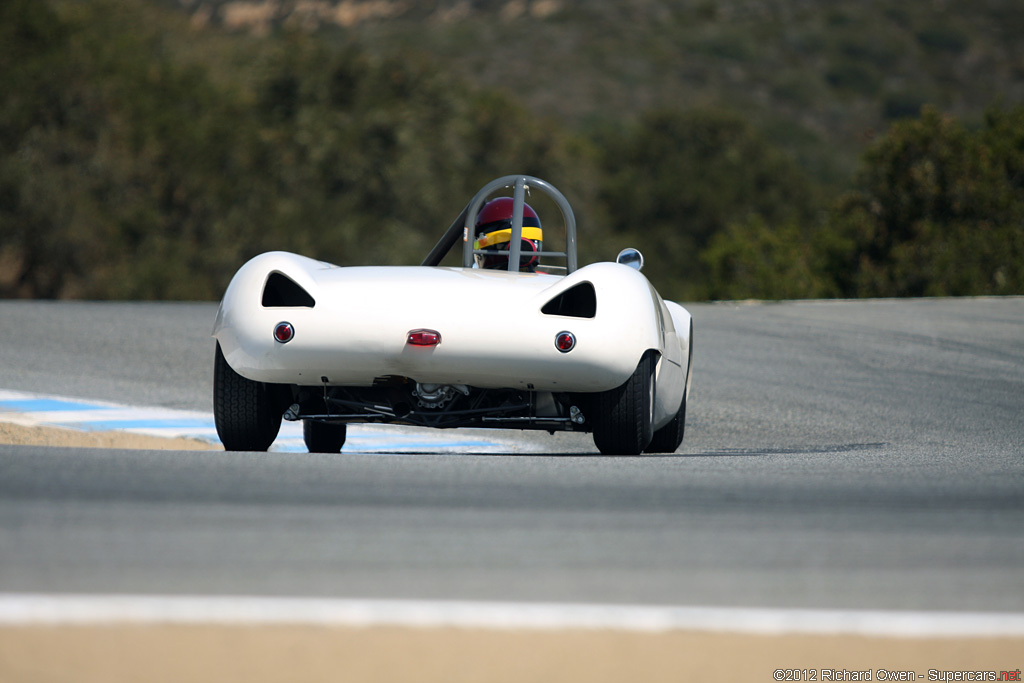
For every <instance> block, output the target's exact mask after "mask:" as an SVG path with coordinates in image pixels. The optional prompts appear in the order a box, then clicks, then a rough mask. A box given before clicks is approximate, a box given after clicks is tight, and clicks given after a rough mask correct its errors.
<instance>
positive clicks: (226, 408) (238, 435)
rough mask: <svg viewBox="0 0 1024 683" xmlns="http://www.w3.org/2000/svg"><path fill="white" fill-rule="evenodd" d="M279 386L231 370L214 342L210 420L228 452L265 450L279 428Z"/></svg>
mask: <svg viewBox="0 0 1024 683" xmlns="http://www.w3.org/2000/svg"><path fill="white" fill-rule="evenodd" d="M280 388H281V387H280V386H279V385H275V384H267V383H266V382H254V381H253V380H251V379H246V378H245V377H242V376H241V375H239V374H238V373H237V372H235V371H234V370H233V369H232V367H231V366H230V365H228V362H227V360H225V358H224V353H223V352H222V351H221V350H220V344H219V343H218V344H217V352H216V356H215V357H214V361H213V420H214V423H215V424H216V425H217V436H219V437H220V440H221V442H222V443H223V444H224V449H225V450H228V451H265V450H267V449H268V448H270V445H271V444H272V443H274V439H276V438H277V433H278V431H280V429H281V415H282V413H283V410H279V408H280V407H281V403H282V402H281V401H280V400H278V395H279V394H280Z"/></svg>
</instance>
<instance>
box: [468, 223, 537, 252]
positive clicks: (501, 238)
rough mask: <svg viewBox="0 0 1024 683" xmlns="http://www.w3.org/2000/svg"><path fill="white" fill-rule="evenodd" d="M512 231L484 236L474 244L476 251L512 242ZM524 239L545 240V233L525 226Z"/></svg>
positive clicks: (495, 232) (501, 231)
mask: <svg viewBox="0 0 1024 683" xmlns="http://www.w3.org/2000/svg"><path fill="white" fill-rule="evenodd" d="M511 239H512V230H511V228H510V229H508V230H495V231H494V232H492V233H489V234H487V235H484V236H483V237H481V238H480V239H478V240H477V241H476V242H474V243H473V248H474V249H484V248H485V247H493V246H494V245H495V244H504V243H506V242H509V241H511ZM523 239H524V240H541V241H543V240H544V231H543V230H541V229H540V228H533V227H528V226H525V225H524V226H523Z"/></svg>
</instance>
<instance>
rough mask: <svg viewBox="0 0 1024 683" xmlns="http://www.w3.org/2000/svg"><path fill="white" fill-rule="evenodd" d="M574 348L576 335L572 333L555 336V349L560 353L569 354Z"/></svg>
mask: <svg viewBox="0 0 1024 683" xmlns="http://www.w3.org/2000/svg"><path fill="white" fill-rule="evenodd" d="M575 346H576V335H574V334H573V333H572V332H559V333H558V334H557V335H555V348H556V349H558V350H559V351H561V352H562V353H569V352H570V351H572V350H573V347H575Z"/></svg>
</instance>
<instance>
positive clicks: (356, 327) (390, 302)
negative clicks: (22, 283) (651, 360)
mask: <svg viewBox="0 0 1024 683" xmlns="http://www.w3.org/2000/svg"><path fill="white" fill-rule="evenodd" d="M274 273H278V274H281V275H283V276H285V277H287V278H288V279H290V280H291V281H293V282H294V283H295V284H297V285H298V286H300V287H301V288H302V289H303V290H305V292H307V293H308V294H309V295H310V296H311V297H312V299H313V300H314V301H315V304H314V305H313V306H312V307H309V306H264V305H263V303H262V302H263V291H264V288H265V286H266V284H267V281H268V278H269V277H270V276H271V275H272V274H274ZM581 283H590V284H591V285H593V287H594V293H595V295H596V311H595V312H594V315H593V317H576V316H566V315H550V314H545V313H543V312H542V310H541V309H542V308H543V307H544V306H545V304H547V303H548V302H550V301H551V300H552V299H554V298H555V297H556V296H558V295H559V294H561V293H562V292H565V291H567V290H569V289H571V288H573V287H576V286H577V285H580V284H581ZM280 322H288V323H291V324H292V326H293V327H294V338H293V339H292V340H291V341H289V342H288V343H280V342H278V341H276V340H275V338H274V334H273V331H274V328H275V326H276V325H277V324H278V323H280ZM421 328H427V329H430V330H435V331H437V332H439V333H440V336H441V342H440V343H439V344H438V345H436V346H429V347H417V346H411V345H409V344H408V343H407V336H408V334H409V332H410V331H412V330H416V329H421ZM691 329H692V327H691V321H690V314H689V313H688V312H687V311H686V310H685V309H684V308H683V307H682V306H679V305H678V304H676V303H673V302H666V301H663V300H662V299H661V297H660V296H659V295H658V294H657V292H656V291H655V290H654V288H653V287H652V286H651V285H650V283H649V282H648V281H647V279H646V278H645V277H644V276H643V275H642V274H641V273H640V272H638V271H637V270H635V269H634V268H631V267H628V266H625V265H620V264H618V263H596V264H591V265H588V266H585V267H582V268H579V269H578V270H576V271H575V272H573V273H571V274H570V275H566V276H557V275H550V274H543V273H519V272H508V271H490V270H479V269H475V268H448V267H438V266H376V267H338V266H333V265H330V264H327V263H324V262H321V261H316V260H313V259H309V258H306V257H303V256H298V255H295V254H290V253H285V252H270V253H266V254H262V255H260V256H257V257H256V258H254V259H252V260H251V261H249V262H248V263H246V264H245V265H244V266H243V267H242V268H241V269H240V270H239V271H238V273H237V274H236V275H235V277H234V278H233V280H232V281H231V284H230V285H229V287H228V289H227V292H226V293H225V295H224V298H223V300H222V302H221V306H220V310H219V311H218V314H217V321H216V324H215V327H214V331H213V335H214V337H216V338H217V340H218V342H219V344H220V347H221V349H222V351H223V354H224V358H225V359H226V361H227V363H228V364H229V365H230V366H231V368H233V369H234V371H235V372H237V373H238V374H240V375H241V376H243V377H245V378H248V379H250V380H254V381H258V382H266V383H271V384H287V385H299V386H321V385H327V386H350V387H360V386H370V385H372V384H373V383H374V380H375V379H380V378H384V377H389V376H399V377H403V378H408V379H409V380H412V381H415V382H418V383H423V384H437V385H466V386H470V387H479V388H482V389H500V388H511V389H522V390H525V391H531V392H579V393H584V392H585V393H590V392H601V391H606V390H609V389H613V388H615V387H617V386H620V385H622V384H623V383H624V382H625V381H626V380H627V379H629V377H630V375H631V374H632V373H633V372H634V370H635V369H636V368H637V364H638V362H639V361H640V359H641V357H642V356H643V355H644V354H645V353H646V352H648V351H651V352H653V353H654V354H655V355H656V370H655V373H656V374H655V405H654V416H653V423H654V426H655V428H660V427H661V426H662V425H664V424H666V423H667V422H668V421H669V420H671V419H672V417H673V416H675V414H676V413H677V411H678V410H679V408H680V405H681V402H682V400H683V396H684V392H685V391H686V390H687V388H688V387H687V383H688V380H689V366H690V358H689V351H690V348H691V346H690V339H689V336H690V332H691ZM563 331H568V332H571V333H572V334H573V335H575V337H576V345H575V347H574V348H573V349H572V350H571V351H569V352H567V353H563V352H561V351H559V350H558V349H557V348H556V346H555V338H556V336H557V335H558V334H559V333H560V332H563Z"/></svg>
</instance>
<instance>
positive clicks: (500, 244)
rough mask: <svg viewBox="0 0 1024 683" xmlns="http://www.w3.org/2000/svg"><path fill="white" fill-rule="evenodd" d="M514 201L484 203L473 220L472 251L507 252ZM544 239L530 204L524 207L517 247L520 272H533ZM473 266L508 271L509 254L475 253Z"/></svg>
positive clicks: (502, 199) (506, 199)
mask: <svg viewBox="0 0 1024 683" xmlns="http://www.w3.org/2000/svg"><path fill="white" fill-rule="evenodd" d="M514 205H515V202H514V201H513V200H512V198H511V197H498V198H497V199H492V200H491V201H489V202H487V203H486V204H484V206H483V208H482V209H480V213H479V214H477V217H476V237H477V238H476V242H474V243H473V248H474V249H484V250H486V251H495V252H498V251H505V252H507V251H508V250H509V246H510V245H509V240H511V239H512V209H513V207H514ZM543 240H544V233H543V232H541V229H540V217H539V216H538V215H537V212H536V211H534V210H533V208H532V207H531V206H530V205H529V204H523V237H522V240H521V246H520V256H519V270H520V271H525V272H529V273H532V272H534V270H535V269H536V268H537V262H538V261H540V256H539V252H540V250H541V246H542V244H543ZM474 258H475V259H476V264H477V266H479V267H480V268H490V269H493V270H508V254H494V255H491V254H477V255H476V256H475V257H474Z"/></svg>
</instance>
